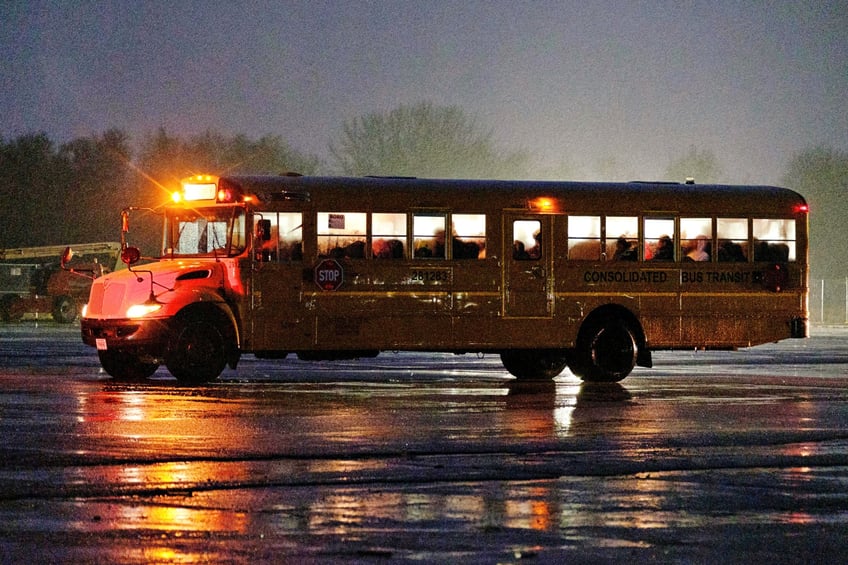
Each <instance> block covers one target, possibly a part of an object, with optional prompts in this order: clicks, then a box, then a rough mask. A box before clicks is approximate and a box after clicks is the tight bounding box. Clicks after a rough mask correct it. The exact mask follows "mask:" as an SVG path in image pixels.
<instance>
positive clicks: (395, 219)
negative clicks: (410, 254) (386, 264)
mask: <svg viewBox="0 0 848 565" xmlns="http://www.w3.org/2000/svg"><path fill="white" fill-rule="evenodd" d="M371 254H372V256H373V257H374V258H375V259H403V258H404V257H405V256H406V214H371Z"/></svg>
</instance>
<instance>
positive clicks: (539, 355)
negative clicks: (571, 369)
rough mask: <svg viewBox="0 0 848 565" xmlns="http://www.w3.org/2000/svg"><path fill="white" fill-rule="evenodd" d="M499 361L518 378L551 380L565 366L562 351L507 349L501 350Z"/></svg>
mask: <svg viewBox="0 0 848 565" xmlns="http://www.w3.org/2000/svg"><path fill="white" fill-rule="evenodd" d="M501 363H503V366H504V368H505V369H506V370H507V371H509V373H510V374H511V375H513V376H514V377H516V378H517V379H519V380H551V379H553V378H554V377H556V376H557V375H559V374H560V373H561V372H562V371H563V369H565V366H566V359H565V355H564V354H563V352H562V351H555V350H535V349H509V350H507V351H502V352H501Z"/></svg>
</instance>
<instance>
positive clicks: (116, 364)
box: [97, 350, 159, 381]
mask: <svg viewBox="0 0 848 565" xmlns="http://www.w3.org/2000/svg"><path fill="white" fill-rule="evenodd" d="M97 355H98V357H100V365H101V366H102V367H103V370H104V371H106V373H108V374H109V376H111V377H112V378H113V379H117V380H122V381H141V380H144V379H146V378H148V377H150V376H151V375H153V373H155V372H156V369H158V368H159V364H158V363H149V362H146V361H142V360H141V359H140V358H139V356H138V355H136V354H134V353H127V352H126V351H116V350H107V351H98V352H97Z"/></svg>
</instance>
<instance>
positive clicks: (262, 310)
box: [250, 212, 312, 351]
mask: <svg viewBox="0 0 848 565" xmlns="http://www.w3.org/2000/svg"><path fill="white" fill-rule="evenodd" d="M301 217H302V216H301V213H300V212H280V213H279V214H277V213H267V212H266V213H263V215H262V216H261V217H259V216H257V218H256V220H255V222H254V224H255V226H254V230H255V237H254V251H253V255H254V256H253V258H252V259H253V261H252V263H253V277H252V278H253V284H252V288H251V297H250V301H251V304H250V309H251V319H252V322H253V323H252V326H253V328H252V330H253V331H252V334H253V349H255V350H268V351H297V350H300V349H305V348H308V347H311V346H312V329H311V328H312V323H311V320H312V317H311V316H309V315H308V314H309V312H307V311H306V309H305V307H304V306H303V304H302V301H301V295H302V293H303V285H304V276H305V275H304V263H303V247H302V236H301V234H302V227H301Z"/></svg>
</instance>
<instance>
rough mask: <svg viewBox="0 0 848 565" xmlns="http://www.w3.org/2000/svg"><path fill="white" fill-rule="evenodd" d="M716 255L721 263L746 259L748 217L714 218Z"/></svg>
mask: <svg viewBox="0 0 848 565" xmlns="http://www.w3.org/2000/svg"><path fill="white" fill-rule="evenodd" d="M716 239H717V240H718V244H717V249H716V256H717V258H718V260H719V261H721V262H723V263H728V262H745V261H747V260H748V219H747V218H718V219H717V220H716Z"/></svg>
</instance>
